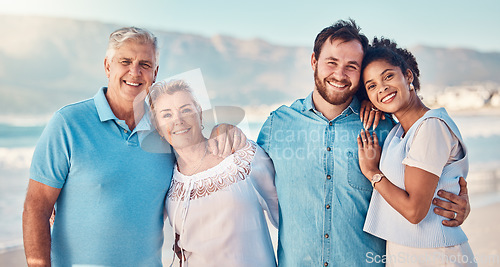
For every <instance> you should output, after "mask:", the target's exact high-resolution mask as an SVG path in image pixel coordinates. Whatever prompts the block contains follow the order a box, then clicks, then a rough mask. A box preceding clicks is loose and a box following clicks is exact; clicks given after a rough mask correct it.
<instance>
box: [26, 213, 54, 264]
mask: <svg viewBox="0 0 500 267" xmlns="http://www.w3.org/2000/svg"><path fill="white" fill-rule="evenodd" d="M49 217H50V215H49ZM49 217H47V216H46V215H45V214H42V213H40V212H35V211H32V210H29V209H26V207H25V210H24V212H23V241H24V252H25V254H26V261H27V263H28V266H29V267H42V266H50V242H51V240H50V226H49Z"/></svg>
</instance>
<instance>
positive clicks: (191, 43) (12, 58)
mask: <svg viewBox="0 0 500 267" xmlns="http://www.w3.org/2000/svg"><path fill="white" fill-rule="evenodd" d="M0 25H2V26H3V31H2V36H1V37H0V38H1V41H0V114H46V113H52V112H54V111H55V110H57V109H58V108H59V107H61V106H63V105H65V104H68V103H71V102H75V101H78V100H81V99H85V98H89V97H92V96H93V95H94V94H95V93H96V92H97V90H98V89H99V88H100V87H102V86H105V85H106V84H107V80H106V76H105V73H104V69H103V60H104V55H105V51H106V45H107V40H108V37H109V34H110V33H111V32H112V31H114V30H115V29H117V28H119V27H123V26H131V25H113V24H105V23H101V22H96V21H81V20H74V19H64V18H50V17H36V16H19V15H0ZM150 30H151V31H153V32H154V33H155V35H156V36H157V37H158V41H159V45H160V70H159V74H158V78H159V79H163V78H166V77H169V76H172V75H175V74H178V73H182V72H185V71H189V70H192V69H196V68H200V69H201V71H202V73H203V78H204V81H205V84H206V88H207V91H208V94H209V96H210V99H211V102H212V105H238V106H255V105H274V104H277V103H291V102H292V101H293V100H294V99H296V98H302V97H305V96H306V95H307V94H308V93H309V92H310V91H311V90H312V89H313V86H314V83H313V77H312V76H313V73H312V70H311V67H310V57H311V53H312V44H313V41H314V40H311V47H293V46H281V45H274V44H272V43H269V42H266V41H264V40H260V39H252V40H240V39H236V38H233V37H230V36H222V35H216V36H212V37H206V36H200V35H193V34H186V33H179V32H169V31H163V30H161V29H150ZM409 50H410V51H412V52H413V53H414V54H415V56H416V58H417V60H418V62H419V66H420V70H421V73H422V75H421V81H422V85H423V86H426V85H433V86H435V87H433V88H445V87H447V86H457V85H462V84H467V83H478V82H480V83H481V82H489V83H495V84H500V75H498V73H500V53H498V52H492V53H485V52H479V51H474V50H470V49H462V48H437V47H427V46H415V47H410V48H409Z"/></svg>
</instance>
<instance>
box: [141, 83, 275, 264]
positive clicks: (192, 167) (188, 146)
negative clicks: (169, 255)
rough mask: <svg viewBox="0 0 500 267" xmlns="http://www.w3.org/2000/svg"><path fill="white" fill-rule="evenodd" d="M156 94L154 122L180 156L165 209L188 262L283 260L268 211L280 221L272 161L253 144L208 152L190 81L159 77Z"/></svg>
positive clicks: (152, 94)
mask: <svg viewBox="0 0 500 267" xmlns="http://www.w3.org/2000/svg"><path fill="white" fill-rule="evenodd" d="M149 96H150V103H151V110H152V121H153V123H154V124H155V126H156V128H157V130H158V133H159V134H160V135H161V136H162V137H163V138H164V139H165V140H167V141H168V142H169V143H170V144H171V146H172V147H173V148H174V150H175V155H176V158H177V163H176V166H175V168H174V173H173V178H172V183H171V186H170V189H169V192H168V194H167V199H166V207H167V214H168V218H169V220H170V224H171V225H172V228H173V231H174V232H175V234H176V235H178V236H179V238H178V239H179V240H178V243H177V244H178V246H179V248H180V252H181V254H182V255H181V257H180V258H181V259H182V261H181V264H182V266H276V260H275V257H274V251H273V246H272V242H271V237H270V235H269V230H268V226H267V223H266V219H265V217H264V210H266V211H267V213H268V217H269V220H270V221H271V222H272V223H273V224H274V225H275V226H277V223H278V216H279V215H278V196H277V193H276V188H275V186H274V167H273V164H272V161H271V160H270V159H269V157H268V156H267V155H266V154H265V152H264V151H263V150H262V149H261V148H260V147H259V146H258V145H257V144H255V143H253V142H248V143H247V144H246V146H244V147H243V148H242V149H240V150H238V151H236V152H234V153H233V154H231V155H229V156H228V157H226V158H220V157H218V156H215V155H213V154H211V153H208V151H207V139H206V138H205V137H204V136H203V134H202V129H203V125H202V116H201V107H200V105H199V104H198V102H197V101H196V99H195V98H194V96H193V94H192V92H191V89H190V87H189V85H188V84H187V83H186V82H184V81H182V80H177V81H171V82H168V83H167V82H164V81H163V82H159V83H156V84H155V85H153V87H152V88H151V92H150V95H149Z"/></svg>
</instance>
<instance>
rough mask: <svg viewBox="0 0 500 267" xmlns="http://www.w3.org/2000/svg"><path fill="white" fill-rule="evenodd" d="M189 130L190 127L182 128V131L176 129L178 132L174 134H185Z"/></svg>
mask: <svg viewBox="0 0 500 267" xmlns="http://www.w3.org/2000/svg"><path fill="white" fill-rule="evenodd" d="M187 131H189V128H188V129H184V130H180V131H176V132H172V134H183V133H187Z"/></svg>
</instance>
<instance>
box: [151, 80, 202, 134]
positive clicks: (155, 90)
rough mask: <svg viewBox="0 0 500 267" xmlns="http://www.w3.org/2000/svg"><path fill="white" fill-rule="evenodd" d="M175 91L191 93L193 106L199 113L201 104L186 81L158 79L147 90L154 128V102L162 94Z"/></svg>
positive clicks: (156, 123)
mask: <svg viewBox="0 0 500 267" xmlns="http://www.w3.org/2000/svg"><path fill="white" fill-rule="evenodd" d="M177 92H186V93H188V94H190V95H191V98H192V99H193V103H194V106H195V108H196V111H197V112H198V113H200V114H201V106H200V103H198V100H197V99H196V97H195V96H194V94H193V90H192V89H191V87H190V86H189V84H188V83H187V82H185V81H184V80H172V81H169V82H167V81H159V82H157V83H155V84H153V86H151V90H150V91H149V108H150V110H151V121H152V122H153V124H154V125H155V127H156V129H157V130H159V129H158V127H157V126H158V122H157V120H156V112H155V106H154V105H155V103H156V101H157V100H158V98H160V97H161V96H163V95H173V94H174V93H177Z"/></svg>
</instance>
